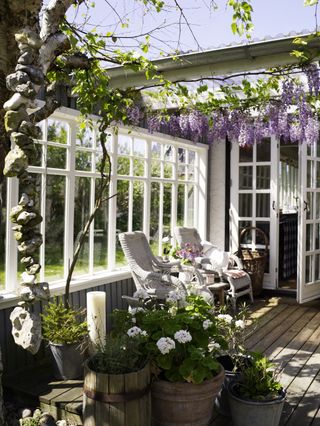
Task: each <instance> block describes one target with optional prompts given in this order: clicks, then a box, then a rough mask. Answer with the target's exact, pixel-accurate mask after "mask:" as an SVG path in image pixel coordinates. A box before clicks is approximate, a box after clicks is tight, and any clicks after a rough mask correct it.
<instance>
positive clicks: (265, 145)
mask: <svg viewBox="0 0 320 426" xmlns="http://www.w3.org/2000/svg"><path fill="white" fill-rule="evenodd" d="M270 141H271V140H270V138H264V139H263V140H262V142H261V143H258V144H257V161H259V162H260V161H270V160H271V143H270Z"/></svg>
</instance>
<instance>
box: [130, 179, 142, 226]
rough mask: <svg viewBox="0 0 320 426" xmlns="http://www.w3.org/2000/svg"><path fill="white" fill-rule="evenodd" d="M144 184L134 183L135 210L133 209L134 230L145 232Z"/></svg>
mask: <svg viewBox="0 0 320 426" xmlns="http://www.w3.org/2000/svg"><path fill="white" fill-rule="evenodd" d="M143 200H144V184H143V182H139V181H135V182H133V209H132V230H133V231H143V204H144V203H143Z"/></svg>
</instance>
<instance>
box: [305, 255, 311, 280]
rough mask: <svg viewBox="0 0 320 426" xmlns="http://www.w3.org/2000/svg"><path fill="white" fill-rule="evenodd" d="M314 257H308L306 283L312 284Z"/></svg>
mask: <svg viewBox="0 0 320 426" xmlns="http://www.w3.org/2000/svg"><path fill="white" fill-rule="evenodd" d="M312 260H313V256H306V274H305V282H306V284H307V283H310V282H312V264H313V262H312Z"/></svg>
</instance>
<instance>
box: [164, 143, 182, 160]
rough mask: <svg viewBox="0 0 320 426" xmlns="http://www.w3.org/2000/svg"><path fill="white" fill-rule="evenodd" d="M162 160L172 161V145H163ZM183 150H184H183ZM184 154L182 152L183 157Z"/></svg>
mask: <svg viewBox="0 0 320 426" xmlns="http://www.w3.org/2000/svg"><path fill="white" fill-rule="evenodd" d="M163 149H164V160H165V161H172V160H173V153H174V147H173V146H172V145H164V147H163ZM184 152H185V150H184ZM185 155H186V154H184V157H185Z"/></svg>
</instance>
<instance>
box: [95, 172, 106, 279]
mask: <svg viewBox="0 0 320 426" xmlns="http://www.w3.org/2000/svg"><path fill="white" fill-rule="evenodd" d="M99 182H100V179H96V182H95V184H96V188H95V193H96V197H97V195H98V184H99ZM107 255H108V202H104V203H103V204H102V206H101V207H100V209H99V210H98V211H97V213H96V216H95V218H94V255H93V268H94V271H100V270H105V269H107V267H108V256H107Z"/></svg>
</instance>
